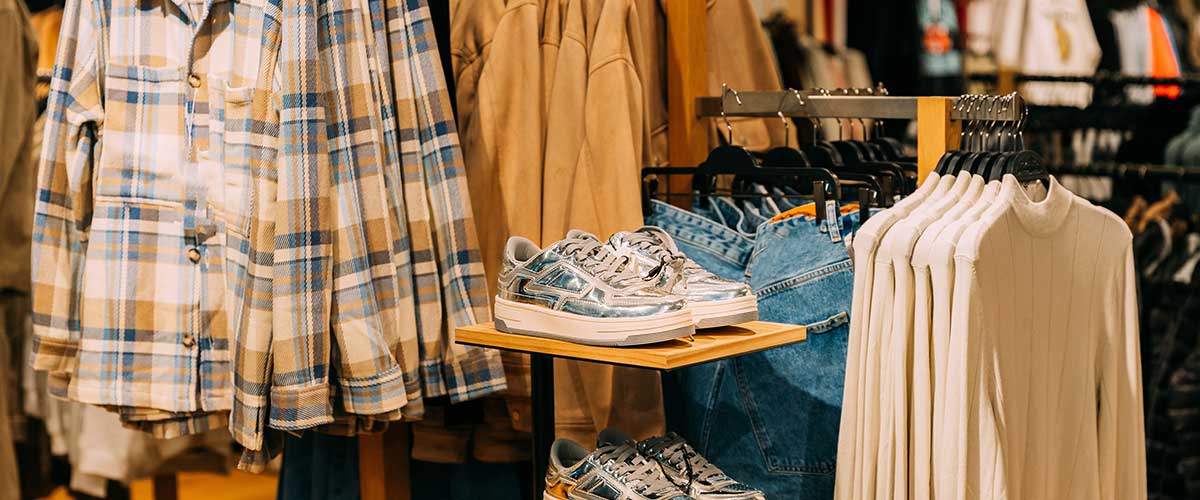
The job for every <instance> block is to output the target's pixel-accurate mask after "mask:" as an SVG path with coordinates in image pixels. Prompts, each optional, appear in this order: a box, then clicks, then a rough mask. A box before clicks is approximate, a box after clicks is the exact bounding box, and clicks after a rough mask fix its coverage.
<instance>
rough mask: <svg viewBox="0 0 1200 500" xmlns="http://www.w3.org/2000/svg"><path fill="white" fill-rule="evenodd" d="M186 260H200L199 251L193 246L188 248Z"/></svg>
mask: <svg viewBox="0 0 1200 500" xmlns="http://www.w3.org/2000/svg"><path fill="white" fill-rule="evenodd" d="M187 256H188V260H190V261H192V262H200V251H199V250H196V249H195V248H189V249H188V251H187Z"/></svg>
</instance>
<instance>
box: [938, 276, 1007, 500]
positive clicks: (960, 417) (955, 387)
mask: <svg viewBox="0 0 1200 500" xmlns="http://www.w3.org/2000/svg"><path fill="white" fill-rule="evenodd" d="M956 260H957V262H956V268H957V272H956V274H955V282H954V301H953V303H954V308H953V310H952V311H951V318H950V352H949V356H948V357H949V359H948V366H947V376H946V407H945V411H946V414H945V415H946V416H945V419H944V422H945V426H944V428H942V429H938V431H937V432H939V433H944V436H945V439H944V440H943V441H942V442H941V446H940V447H939V448H938V449H937V450H936V451H935V455H934V463H935V467H934V471H935V472H934V474H935V477H934V478H933V479H934V481H935V485H934V488H935V496H936V497H937V498H950V499H955V500H962V499H988V498H1006V493H1005V491H1006V484H1005V477H1006V476H1005V473H1004V460H1003V449H1002V447H1001V441H1000V433H999V428H998V427H997V426H998V425H999V424H1000V422H998V421H996V419H995V418H994V416H995V415H996V414H997V412H998V411H1000V410H1002V409H1000V408H995V407H994V405H993V400H992V398H991V394H992V391H991V383H990V379H989V378H988V375H989V374H991V373H994V369H993V368H992V367H991V366H989V365H988V364H987V360H989V359H991V356H988V355H986V354H985V352H986V350H987V349H988V348H989V346H988V332H987V329H986V322H985V320H984V317H983V312H984V311H983V310H982V309H981V308H980V303H979V301H978V300H977V299H978V297H979V279H978V275H977V274H976V267H975V262H974V261H973V260H972V259H970V258H969V257H964V256H962V255H960V256H958V257H957V259H956Z"/></svg>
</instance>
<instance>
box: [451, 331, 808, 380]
mask: <svg viewBox="0 0 1200 500" xmlns="http://www.w3.org/2000/svg"><path fill="white" fill-rule="evenodd" d="M455 337H456V338H455V341H456V342H458V343H459V344H466V345H473V346H479V347H490V348H494V349H503V350H507V351H518V352H524V353H530V354H546V355H549V356H555V357H560V358H571V359H578V360H583V361H593V362H598V363H607V364H613V365H623V366H633V367H637V368H649V369H653V370H674V369H676V368H683V367H685V366H691V365H698V364H701V363H707V362H709V361H716V360H719V359H725V358H731V357H734V356H741V355H743V354H749V353H752V352H757V351H762V350H766V349H771V348H774V347H780V346H784V345H788V344H794V343H796V342H800V341H803V340H804V339H805V338H806V332H805V329H804V327H803V326H797V325H785V324H782V323H770V322H766V321H751V322H749V323H742V324H739V325H733V326H727V327H723V328H714V329H709V330H700V331H699V332H697V333H696V337H695V341H691V342H689V341H688V339H677V340H671V341H667V342H659V343H657V344H650V345H644V346H637V347H598V346H588V345H582V344H574V343H571V342H565V341H562V340H554V339H545V338H541V337H532V336H528V335H518V334H513V333H504V332H501V331H499V330H496V328H495V327H494V326H493V325H492V323H483V324H478V325H471V326H467V327H462V328H458V329H456V330H455Z"/></svg>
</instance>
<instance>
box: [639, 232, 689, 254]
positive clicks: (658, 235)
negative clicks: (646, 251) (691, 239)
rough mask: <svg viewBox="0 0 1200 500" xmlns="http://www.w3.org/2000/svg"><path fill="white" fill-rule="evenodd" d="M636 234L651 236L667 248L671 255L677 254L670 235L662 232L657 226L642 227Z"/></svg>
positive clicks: (677, 251) (676, 248) (677, 250)
mask: <svg viewBox="0 0 1200 500" xmlns="http://www.w3.org/2000/svg"><path fill="white" fill-rule="evenodd" d="M637 232H639V233H642V234H648V235H650V236H653V237H654V238H655V239H657V240H658V241H659V242H660V243H662V245H663V246H664V247H667V249H669V250H671V253H673V254H677V253H679V247H677V246H675V240H674V239H673V238H671V235H669V234H667V232H666V231H663V230H662V228H660V227H657V226H642V227H640V228H638V230H637Z"/></svg>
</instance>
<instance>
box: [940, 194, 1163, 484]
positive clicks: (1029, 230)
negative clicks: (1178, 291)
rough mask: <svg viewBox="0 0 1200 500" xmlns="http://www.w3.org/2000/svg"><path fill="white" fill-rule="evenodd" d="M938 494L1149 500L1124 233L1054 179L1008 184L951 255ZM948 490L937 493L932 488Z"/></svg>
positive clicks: (1115, 222) (1129, 266)
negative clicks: (1041, 187) (1028, 185)
mask: <svg viewBox="0 0 1200 500" xmlns="http://www.w3.org/2000/svg"><path fill="white" fill-rule="evenodd" d="M955 260H956V262H955V285H954V297H953V312H952V317H951V332H950V354H949V365H948V366H949V368H948V374H947V384H948V388H947V398H948V399H947V402H946V404H947V411H948V413H947V417H948V418H947V419H946V421H947V422H946V428H945V429H938V432H946V433H948V434H947V435H949V436H953V437H954V439H952V440H950V442H949V443H948V446H952V447H953V449H945V448H941V449H937V450H935V454H938V453H949V454H951V455H953V456H955V457H956V458H955V459H954V460H949V461H948V462H942V463H952V464H955V465H956V466H957V468H958V471H957V473H956V474H952V475H948V476H946V477H948V478H950V479H952V480H953V483H954V484H953V485H948V486H949V487H948V488H947V489H942V488H940V487H939V488H938V498H939V499H940V498H983V499H1005V498H1012V499H1020V500H1041V499H1046V500H1068V499H1080V500H1084V499H1086V500H1093V499H1101V500H1140V499H1144V498H1146V471H1145V448H1144V433H1143V430H1142V429H1143V424H1142V409H1141V408H1142V407H1141V400H1142V399H1141V380H1140V378H1141V376H1140V373H1141V369H1140V368H1141V367H1140V361H1139V357H1138V330H1137V299H1136V292H1135V281H1134V279H1135V277H1134V276H1135V275H1134V270H1133V259H1132V250H1131V236H1130V233H1129V230H1128V229H1127V228H1126V227H1125V225H1124V224H1123V223H1122V221H1121V220H1120V219H1119V218H1117V217H1116V216H1115V215H1113V214H1112V213H1110V212H1108V211H1106V210H1103V209H1100V208H1097V207H1095V206H1093V205H1091V204H1090V203H1088V202H1087V201H1085V200H1083V199H1081V198H1078V197H1076V196H1075V195H1073V194H1071V193H1069V192H1067V191H1066V189H1064V188H1063V187H1062V186H1061V185H1059V184H1058V183H1057V181H1052V183H1051V186H1050V189H1049V191H1048V193H1047V194H1046V196H1045V197H1044V199H1040V200H1031V199H1030V198H1029V197H1028V195H1027V194H1026V192H1025V190H1024V189H1022V188H1021V186H1019V185H1018V184H1017V182H1016V180H1015V179H1014V178H1012V177H1011V176H1006V177H1005V180H1004V185H1003V187H1002V190H1001V194H1000V196H999V198H998V202H997V203H996V204H995V206H994V207H992V208H991V209H989V210H988V212H987V213H985V214H984V215H983V216H982V217H981V218H980V220H979V221H978V222H977V223H975V224H973V225H972V226H971V227H970V228H968V229H967V230H966V232H965V233H964V234H963V236H962V237H961V239H960V240H959V242H958V247H957V253H956V255H955ZM943 493H945V494H946V495H945V496H943V495H942V494H943Z"/></svg>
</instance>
